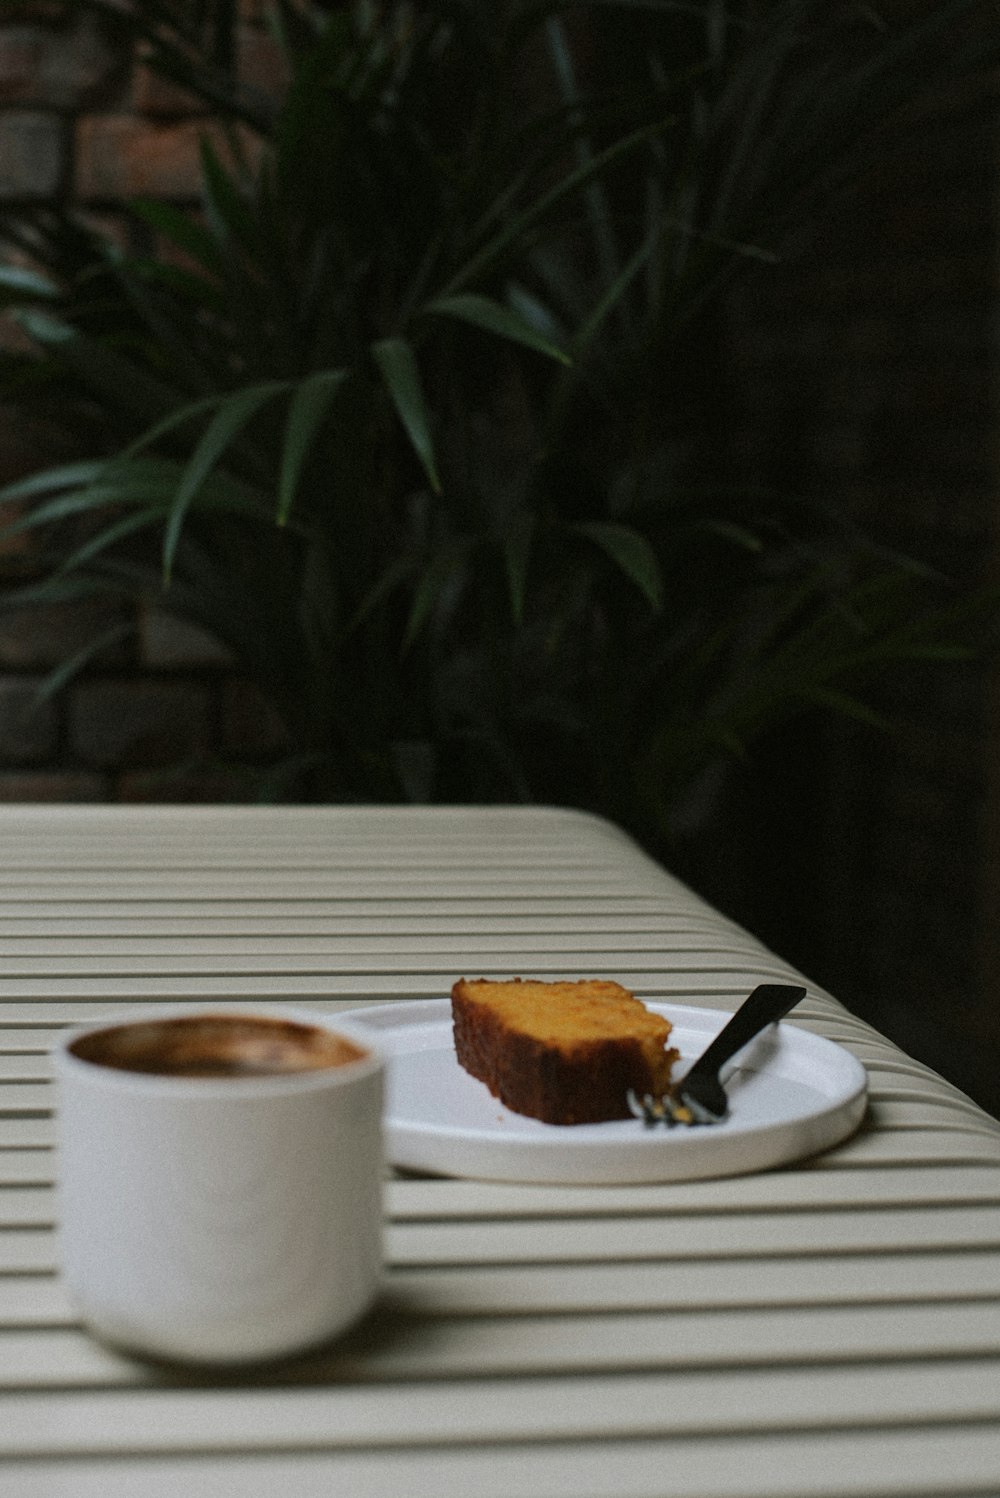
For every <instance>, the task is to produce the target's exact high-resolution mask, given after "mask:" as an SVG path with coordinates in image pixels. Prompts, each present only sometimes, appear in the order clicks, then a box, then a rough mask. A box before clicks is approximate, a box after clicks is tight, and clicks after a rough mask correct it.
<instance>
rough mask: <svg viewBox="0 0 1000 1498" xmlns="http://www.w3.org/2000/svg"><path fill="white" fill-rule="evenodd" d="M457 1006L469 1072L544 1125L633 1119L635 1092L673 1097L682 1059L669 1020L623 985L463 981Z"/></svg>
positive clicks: (454, 996) (458, 1035)
mask: <svg viewBox="0 0 1000 1498" xmlns="http://www.w3.org/2000/svg"><path fill="white" fill-rule="evenodd" d="M451 1004H452V1019H453V1024H454V1035H455V1051H456V1054H457V1056H458V1060H459V1062H460V1063H461V1065H462V1066H463V1067H464V1068H465V1070H466V1071H467V1072H469V1073H471V1075H472V1076H474V1077H476V1078H478V1080H479V1081H481V1082H484V1083H485V1084H486V1086H487V1087H488V1088H489V1089H490V1091H491V1092H492V1093H493V1095H494V1096H495V1097H498V1098H499V1099H500V1101H501V1102H502V1103H504V1104H505V1105H506V1107H508V1108H510V1109H512V1110H513V1111H514V1112H515V1113H523V1114H526V1115H527V1116H528V1117H529V1118H537V1119H540V1120H542V1122H544V1123H553V1124H580V1123H600V1122H604V1121H606V1120H609V1119H615V1118H628V1117H629V1116H630V1114H629V1107H628V1101H627V1094H628V1092H629V1089H632V1090H633V1091H635V1092H637V1093H639V1094H642V1093H645V1092H651V1093H653V1094H659V1093H662V1092H665V1091H666V1089H667V1087H668V1085H669V1082H670V1070H671V1067H672V1065H673V1062H674V1061H675V1060H676V1059H677V1056H678V1052H677V1051H676V1050H671V1049H668V1048H667V1044H666V1042H667V1039H668V1037H669V1035H670V1030H671V1025H670V1022H669V1020H666V1019H664V1018H663V1016H662V1015H658V1014H653V1013H652V1012H651V1011H650V1010H648V1009H647V1008H646V1006H645V1005H644V1004H642V1003H641V1002H640V1001H639V1000H638V999H637V998H635V996H634V995H633V994H631V993H629V991H628V989H626V988H623V987H622V986H621V985H620V984H618V983H611V982H606V981H603V980H598V979H582V980H580V981H578V982H572V983H545V982H538V981H534V980H530V979H528V980H525V979H521V978H513V979H510V980H507V981H493V980H489V979H486V978H480V979H476V980H474V981H471V982H470V981H467V980H466V979H464V978H462V979H460V980H459V981H458V982H457V983H456V984H455V985H454V986H453V988H452V991H451Z"/></svg>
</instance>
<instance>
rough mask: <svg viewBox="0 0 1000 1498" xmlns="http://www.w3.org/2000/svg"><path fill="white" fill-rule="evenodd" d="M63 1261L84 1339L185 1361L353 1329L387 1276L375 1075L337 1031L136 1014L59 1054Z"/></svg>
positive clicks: (190, 1010)
mask: <svg viewBox="0 0 1000 1498" xmlns="http://www.w3.org/2000/svg"><path fill="white" fill-rule="evenodd" d="M54 1061H55V1073H56V1082H57V1091H58V1104H57V1114H56V1118H57V1129H56V1142H57V1158H58V1199H59V1240H60V1260H61V1265H62V1271H63V1275H64V1279H65V1282H66V1287H67V1290H68V1292H69V1294H70V1297H71V1299H72V1300H73V1302H74V1304H75V1305H76V1307H77V1309H78V1310H79V1312H80V1314H81V1315H82V1316H83V1318H84V1319H85V1321H86V1322H87V1324H88V1325H89V1327H90V1328H91V1329H92V1330H93V1331H94V1332H95V1333H96V1334H97V1335H98V1336H100V1337H102V1338H104V1339H106V1340H108V1341H109V1342H112V1343H114V1344H116V1345H118V1346H121V1347H123V1348H125V1349H127V1350H130V1351H136V1352H141V1353H145V1354H150V1355H152V1356H155V1357H160V1358H166V1359H179V1360H183V1361H192V1360H193V1361H198V1362H218V1363H234V1362H246V1361H256V1360H259V1359H266V1358H274V1357H279V1356H282V1355H284V1354H287V1353H291V1352H294V1351H298V1350H301V1349H305V1348H307V1347H309V1346H313V1345H317V1344H319V1343H321V1342H324V1341H326V1340H328V1339H329V1338H331V1337H333V1336H335V1335H336V1334H337V1333H338V1332H341V1331H343V1330H345V1329H346V1328H347V1327H348V1326H349V1325H351V1323H352V1322H354V1321H356V1320H357V1319H358V1318H359V1317H360V1316H361V1315H362V1314H363V1312H364V1311H365V1310H366V1309H367V1308H368V1306H369V1305H370V1304H371V1302H372V1301H373V1299H374V1298H375V1295H376V1294H377V1291H378V1286H379V1281H380V1278H381V1270H382V1221H383V1202H382V1192H383V1177H384V1146H383V1140H382V1100H383V1074H384V1063H383V1059H382V1057H381V1055H380V1054H379V1053H378V1052H377V1051H376V1050H375V1049H373V1047H372V1045H371V1041H370V1039H369V1038H368V1036H364V1037H361V1036H360V1035H359V1034H358V1033H356V1032H355V1031H353V1030H352V1028H351V1026H350V1025H349V1024H348V1023H343V1024H342V1023H341V1022H340V1021H339V1020H338V1018H337V1016H336V1015H327V1014H324V1013H321V1012H313V1011H310V1010H303V1009H298V1008H291V1007H286V1006H284V1005H276V1004H275V1005H261V1004H256V1003H252V1002H251V1003H246V1004H228V1003H227V1004H199V1005H186V1004H185V1005H170V1006H156V1007H151V1008H145V1009H142V1010H141V1011H134V1012H129V1013H126V1014H121V1015H115V1016H111V1017H109V1018H107V1019H105V1020H104V1021H100V1022H96V1023H94V1024H89V1025H86V1026H81V1027H79V1028H77V1029H74V1030H72V1031H70V1032H69V1033H68V1034H66V1035H64V1036H63V1037H61V1039H60V1041H59V1043H58V1045H57V1047H56V1049H55V1052H54Z"/></svg>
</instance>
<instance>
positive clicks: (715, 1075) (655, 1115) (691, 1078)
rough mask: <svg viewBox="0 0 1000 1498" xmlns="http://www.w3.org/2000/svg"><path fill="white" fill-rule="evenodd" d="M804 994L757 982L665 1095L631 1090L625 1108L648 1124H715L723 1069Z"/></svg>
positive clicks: (721, 1105)
mask: <svg viewBox="0 0 1000 1498" xmlns="http://www.w3.org/2000/svg"><path fill="white" fill-rule="evenodd" d="M805 996H806V991H805V989H804V988H800V987H799V986H798V985H796V984H793V983H761V984H759V985H758V987H757V988H755V989H754V991H753V993H752V994H751V995H750V997H749V998H748V999H745V1000H744V1001H743V1003H742V1004H741V1005H740V1007H739V1008H738V1009H737V1011H736V1013H735V1014H734V1015H733V1016H732V1018H731V1019H730V1020H729V1022H728V1024H726V1025H724V1026H723V1028H722V1029H721V1030H720V1031H719V1033H718V1035H717V1036H716V1037H715V1039H714V1040H713V1041H712V1043H711V1045H709V1046H708V1048H707V1049H706V1050H705V1051H703V1052H702V1054H701V1055H700V1056H699V1057H698V1060H697V1061H696V1062H695V1063H694V1065H693V1066H692V1067H691V1068H690V1070H689V1071H688V1072H687V1073H686V1074H685V1075H684V1076H683V1077H682V1078H681V1079H680V1081H679V1082H675V1083H674V1085H673V1087H671V1088H670V1091H669V1092H667V1093H665V1094H664V1096H663V1097H659V1098H654V1097H652V1096H651V1094H650V1093H648V1092H647V1093H645V1094H644V1096H643V1097H641V1098H640V1097H638V1096H637V1095H636V1093H634V1092H632V1091H630V1092H629V1094H628V1105H629V1108H630V1109H631V1110H632V1112H633V1113H634V1114H635V1116H636V1118H641V1119H642V1120H643V1122H644V1123H647V1124H657V1123H665V1124H667V1125H668V1126H672V1125H674V1124H678V1123H683V1124H713V1123H720V1122H721V1121H722V1119H724V1118H725V1116H726V1114H727V1112H728V1111H729V1101H728V1099H727V1097H726V1089H725V1088H724V1087H723V1085H722V1083H721V1082H720V1080H719V1072H720V1071H721V1069H722V1067H723V1066H725V1064H726V1062H727V1061H729V1060H731V1058H732V1057H733V1056H735V1055H736V1052H737V1051H741V1050H742V1049H743V1047H744V1046H745V1045H748V1044H749V1042H750V1041H751V1040H753V1038H754V1036H755V1035H759V1034H760V1032H761V1030H763V1029H765V1028H766V1027H767V1026H768V1025H771V1024H774V1023H775V1022H776V1021H777V1020H779V1019H783V1018H784V1016H785V1015H786V1014H787V1013H788V1011H789V1010H790V1009H794V1008H795V1005H796V1004H797V1003H799V1001H800V1000H801V999H804V998H805Z"/></svg>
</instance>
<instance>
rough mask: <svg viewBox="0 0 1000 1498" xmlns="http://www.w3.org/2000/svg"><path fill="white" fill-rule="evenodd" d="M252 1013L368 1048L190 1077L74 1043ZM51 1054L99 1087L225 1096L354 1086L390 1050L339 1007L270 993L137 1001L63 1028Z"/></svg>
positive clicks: (379, 1067)
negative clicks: (295, 1064)
mask: <svg viewBox="0 0 1000 1498" xmlns="http://www.w3.org/2000/svg"><path fill="white" fill-rule="evenodd" d="M213 1014H218V1015H226V1014H228V1015H246V1016H247V1017H249V1018H261V1019H287V1020H293V1021H297V1022H298V1023H300V1024H306V1025H310V1026H315V1027H318V1028H321V1029H323V1030H327V1031H329V1032H331V1033H333V1034H339V1035H342V1036H343V1037H344V1039H345V1040H349V1041H352V1042H353V1043H354V1044H355V1045H356V1046H358V1047H359V1049H361V1050H362V1051H363V1053H364V1054H363V1055H361V1056H359V1057H357V1059H356V1060H351V1061H344V1062H342V1063H341V1064H340V1065H338V1066H325V1067H321V1068H317V1069H315V1070H311V1071H297V1072H296V1071H290V1072H282V1073H271V1074H265V1075H261V1074H257V1075H253V1076H243V1077H241V1076H228V1077H211V1076H207V1077H184V1076H171V1075H170V1074H169V1073H166V1072H141V1071H130V1070H129V1069H128V1068H127V1067H118V1066H105V1065H103V1064H102V1063H101V1062H99V1061H90V1060H88V1059H87V1058H86V1057H83V1056H77V1055H75V1054H74V1053H73V1051H72V1050H71V1049H70V1048H71V1047H72V1046H73V1045H75V1044H76V1042H77V1041H79V1040H82V1039H84V1038H85V1037H87V1036H90V1035H97V1034H100V1033H101V1032H102V1031H107V1030H117V1029H122V1028H127V1027H128V1026H129V1025H138V1024H149V1023H155V1022H156V1021H158V1020H159V1021H167V1020H171V1019H188V1018H198V1017H204V1018H207V1017H208V1016H210V1015H213ZM51 1054H52V1058H53V1062H54V1064H55V1068H56V1072H57V1074H58V1075H60V1076H62V1077H64V1078H67V1079H68V1078H72V1079H73V1080H74V1081H78V1082H83V1083H85V1084H89V1085H91V1086H94V1087H103V1088H105V1089H112V1090H114V1091H122V1090H124V1091H129V1092H132V1091H136V1092H143V1093H147V1094H148V1093H158V1094H162V1095H164V1096H170V1097H180V1096H182V1095H185V1094H186V1095H187V1096H189V1097H191V1098H224V1097H230V1098H235V1097H242V1098H249V1097H253V1096H270V1095H271V1094H285V1095H287V1094H289V1093H293V1092H316V1091H324V1090H326V1089H329V1088H342V1087H347V1086H350V1085H351V1083H353V1082H360V1081H362V1080H364V1079H365V1078H366V1077H369V1076H372V1075H374V1074H377V1073H381V1072H382V1071H383V1070H384V1068H385V1053H384V1052H383V1051H382V1050H381V1048H380V1047H379V1046H377V1045H373V1043H372V1041H371V1038H370V1036H369V1035H368V1033H367V1032H366V1031H364V1030H363V1027H362V1026H360V1025H356V1024H354V1023H353V1022H352V1021H350V1020H348V1021H347V1022H346V1023H345V1024H341V1023H340V1020H339V1016H338V1015H337V1013H336V1012H333V1013H330V1012H328V1011H326V1010H323V1009H311V1008H308V1007H307V1006H305V1005H300V1004H287V1005H285V1004H282V1003H281V1002H280V1001H277V1002H276V1001H274V1000H266V999H247V1000H245V1001H244V1000H240V999H230V998H226V999H220V1000H218V1001H216V1000H214V999H208V998H205V999H199V1000H190V1001H186V1000H185V1001H179V1002H177V1003H171V1002H159V1003H158V1002H156V1001H153V1002H152V1003H149V1004H145V1005H137V1006H131V1007H129V1008H128V1009H127V1010H121V1011H119V1012H118V1013H114V1012H110V1013H108V1014H106V1015H103V1016H99V1017H96V1018H94V1019H92V1020H86V1021H83V1022H81V1023H80V1024H77V1025H73V1026H72V1027H71V1028H69V1029H68V1030H64V1031H62V1032H61V1033H60V1035H59V1036H58V1038H57V1039H56V1040H55V1042H54V1043H53V1045H52V1048H51Z"/></svg>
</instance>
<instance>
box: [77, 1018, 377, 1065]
mask: <svg viewBox="0 0 1000 1498" xmlns="http://www.w3.org/2000/svg"><path fill="white" fill-rule="evenodd" d="M70 1052H71V1054H72V1055H75V1056H78V1057H79V1058H80V1060H81V1061H89V1062H90V1063H91V1064H93V1065H95V1066H109V1067H113V1068H115V1069H117V1070H119V1071H132V1072H145V1073H147V1074H152V1075H156V1076H165V1077H237V1078H238V1077H272V1076H273V1077H278V1076H288V1075H290V1074H294V1073H296V1072H313V1071H323V1070H325V1069H327V1068H329V1067H334V1066H347V1065H349V1064H350V1063H351V1062H352V1061H360V1060H361V1059H362V1058H363V1057H364V1056H365V1055H366V1054H367V1052H365V1051H364V1050H362V1048H361V1047H360V1046H358V1045H355V1044H354V1042H353V1041H351V1040H347V1039H346V1038H345V1037H344V1036H342V1035H337V1034H336V1033H334V1032H333V1031H330V1030H325V1029H323V1028H322V1027H321V1026H320V1025H309V1024H303V1023H301V1022H299V1021H297V1020H284V1019H272V1018H269V1017H266V1016H262V1015H252V1014H197V1015H185V1016H179V1017H174V1018H171V1019H164V1020H157V1019H151V1020H139V1021H136V1022H133V1023H130V1024H127V1025H112V1026H110V1027H109V1028H108V1029H106V1030H97V1031H93V1032H91V1033H90V1034H88V1035H85V1036H83V1037H81V1038H80V1039H79V1040H77V1041H75V1042H74V1043H73V1045H72V1046H71V1047H70Z"/></svg>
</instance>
